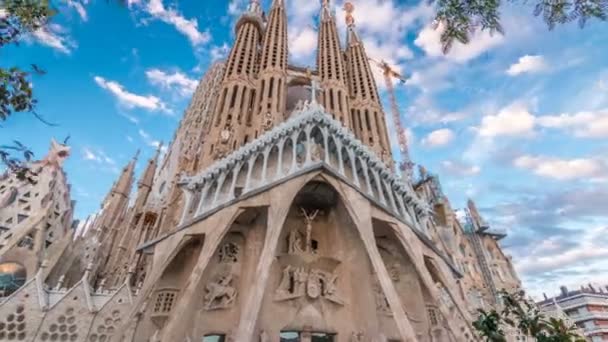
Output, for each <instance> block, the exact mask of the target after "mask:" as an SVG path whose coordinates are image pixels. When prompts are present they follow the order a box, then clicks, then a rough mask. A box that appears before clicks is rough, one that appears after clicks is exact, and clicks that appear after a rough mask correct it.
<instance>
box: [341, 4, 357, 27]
mask: <svg viewBox="0 0 608 342" xmlns="http://www.w3.org/2000/svg"><path fill="white" fill-rule="evenodd" d="M343 9H344V11H345V12H346V25H347V26H352V25H354V24H355V18H354V17H353V13H354V12H355V5H353V3H352V2H350V1H347V2H345V3H344V7H343Z"/></svg>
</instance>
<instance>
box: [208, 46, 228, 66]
mask: <svg viewBox="0 0 608 342" xmlns="http://www.w3.org/2000/svg"><path fill="white" fill-rule="evenodd" d="M229 53H230V46H229V45H228V44H226V43H224V44H223V45H215V46H212V47H211V51H210V54H211V61H212V62H215V61H217V60H219V59H224V58H226V57H227V56H228V54H229Z"/></svg>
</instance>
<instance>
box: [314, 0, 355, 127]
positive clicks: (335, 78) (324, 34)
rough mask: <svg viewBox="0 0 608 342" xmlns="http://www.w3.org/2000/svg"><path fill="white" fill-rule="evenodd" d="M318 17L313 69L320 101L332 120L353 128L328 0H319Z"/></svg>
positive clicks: (337, 40) (341, 58)
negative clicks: (318, 83) (319, 9)
mask: <svg viewBox="0 0 608 342" xmlns="http://www.w3.org/2000/svg"><path fill="white" fill-rule="evenodd" d="M319 20H320V23H319V39H318V51H317V70H318V72H319V77H320V79H321V88H322V93H323V96H322V99H321V104H322V105H323V107H324V108H325V110H326V111H327V112H328V113H330V114H331V115H332V117H333V118H334V119H335V120H338V121H340V123H342V125H344V126H346V127H349V128H351V129H353V126H352V122H351V120H350V118H349V115H348V113H349V110H348V106H349V103H348V88H347V86H346V70H345V68H344V58H343V54H342V49H341V47H340V38H339V36H338V30H337V28H336V20H335V18H334V16H333V14H332V11H331V8H330V4H329V0H323V4H322V6H321V14H320V16H319Z"/></svg>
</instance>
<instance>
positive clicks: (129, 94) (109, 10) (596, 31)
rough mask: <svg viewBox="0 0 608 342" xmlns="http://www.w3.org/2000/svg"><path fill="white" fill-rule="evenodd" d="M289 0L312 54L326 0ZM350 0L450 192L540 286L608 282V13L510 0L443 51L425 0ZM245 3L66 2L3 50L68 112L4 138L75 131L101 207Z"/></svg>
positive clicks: (84, 207)
mask: <svg viewBox="0 0 608 342" xmlns="http://www.w3.org/2000/svg"><path fill="white" fill-rule="evenodd" d="M268 2H269V1H262V3H263V5H264V7H265V8H268ZM286 2H287V3H288V7H289V9H288V12H289V22H290V26H289V36H290V37H289V38H290V62H291V63H292V64H296V65H304V66H305V65H311V66H312V65H314V56H315V55H314V54H315V49H316V33H315V28H316V18H317V13H318V8H319V4H318V2H316V1H310V0H286ZM336 2H337V3H336V8H340V5H341V3H340V1H336ZM354 3H355V7H356V10H355V18H356V22H357V26H358V28H359V31H360V33H361V37H362V38H363V39H364V41H365V44H366V48H367V51H368V54H369V55H370V56H371V57H373V58H375V59H378V60H380V59H383V60H386V61H388V62H389V63H391V64H392V65H394V66H395V68H396V69H397V70H399V71H401V72H402V73H403V74H405V75H406V76H407V77H408V81H407V82H406V84H405V85H398V86H397V95H398V99H399V103H400V107H401V111H402V119H403V121H404V122H405V123H406V125H407V126H408V131H409V138H410V145H411V146H410V148H411V150H412V151H411V153H412V159H413V160H414V161H415V162H416V163H420V164H423V165H424V166H425V167H426V168H427V169H429V170H430V171H431V172H434V173H438V174H439V175H440V178H441V181H442V184H443V188H444V191H445V192H446V193H447V195H448V197H449V198H450V201H451V204H452V206H453V207H455V208H460V207H463V206H464V204H465V201H466V198H467V197H473V198H474V199H475V200H476V201H477V204H478V207H479V208H480V211H481V213H482V215H484V216H485V217H486V218H487V220H488V221H489V222H490V223H491V224H492V225H493V226H494V227H495V228H499V229H505V230H506V231H507V232H508V233H509V237H508V238H507V239H505V240H504V245H505V246H506V247H507V251H508V253H510V254H512V255H513V258H514V261H515V264H516V267H517V269H518V270H519V272H520V274H521V276H522V278H523V280H524V284H525V286H526V287H527V288H528V289H530V290H531V292H532V293H534V294H537V295H538V294H539V293H541V292H547V293H555V292H556V291H557V290H558V286H559V285H560V284H566V285H570V286H577V285H581V284H583V283H588V282H605V279H607V276H608V262H606V261H605V260H606V259H607V258H608V247H606V246H608V234H607V232H608V211H607V210H606V204H605V203H606V201H608V187H607V185H608V157H606V156H607V155H608V153H607V152H608V139H607V138H608V62H607V61H608V49H606V48H605V47H606V46H608V30H607V28H608V26H607V24H606V23H600V22H594V21H591V22H589V23H588V24H587V27H585V28H584V29H583V30H581V29H579V28H578V27H577V26H576V25H575V24H572V25H566V26H562V27H558V28H556V29H555V30H553V31H549V30H548V29H547V28H546V26H545V25H544V23H543V22H542V21H541V20H540V19H538V18H534V17H533V16H532V14H531V13H532V5H531V4H519V3H509V4H507V5H505V6H503V8H502V10H501V12H502V15H503V25H504V27H505V31H506V35H504V36H501V35H489V34H487V33H476V34H475V35H474V36H473V39H472V41H471V43H470V44H469V45H466V46H464V45H461V44H456V45H455V46H454V47H453V49H452V50H451V52H450V53H449V54H447V55H443V54H442V53H441V49H440V45H439V40H438V37H439V33H440V32H439V31H438V30H434V29H432V28H431V27H430V23H431V21H432V16H433V8H432V7H431V6H429V5H428V4H427V2H426V1H422V2H420V3H418V2H414V1H407V2H406V1H398V0H384V1H382V0H356V1H354ZM245 5H246V1H245V0H231V1H219V0H210V1H179V2H174V1H172V2H170V1H168V0H138V1H135V0H131V1H130V3H129V5H128V6H120V5H117V4H115V3H113V2H112V1H110V2H107V1H102V0H88V1H87V0H69V1H63V2H61V3H60V4H58V5H57V6H58V8H59V10H60V14H59V15H58V16H56V17H55V18H54V19H53V22H52V25H51V26H50V27H49V28H47V29H46V30H45V31H39V32H36V33H35V34H34V35H33V36H31V37H27V38H26V39H24V41H23V42H22V43H21V44H20V45H19V46H18V47H16V46H15V47H8V48H4V49H2V51H0V56H1V57H0V65H2V66H9V65H20V66H23V67H28V66H29V65H30V63H35V64H37V65H39V66H41V67H42V68H44V69H45V70H47V71H48V73H47V74H46V75H44V76H37V77H35V79H34V89H35V93H36V96H37V98H38V100H39V105H38V112H39V113H40V114H41V115H42V116H44V117H45V118H46V119H47V120H49V121H51V122H54V123H57V124H58V126H56V127H47V126H45V125H44V124H42V123H40V122H38V121H37V120H35V119H34V118H32V116H30V115H27V114H16V115H14V117H12V118H11V119H9V120H8V121H7V122H5V123H4V124H3V127H2V128H0V132H2V134H1V135H0V143H6V142H8V141H10V140H12V139H18V140H20V141H22V142H24V143H26V144H27V145H29V146H31V147H32V149H33V150H34V152H35V153H36V155H37V156H39V157H40V156H42V155H44V153H45V152H46V150H47V148H48V145H49V140H50V139H51V137H55V138H57V139H58V140H63V139H64V138H65V137H66V136H68V135H70V136H71V138H70V145H71V146H72V156H71V157H70V159H69V160H68V162H67V164H66V166H65V169H66V171H67V173H68V177H69V180H70V182H71V184H72V185H73V187H72V189H73V191H72V197H73V199H75V200H76V201H77V202H78V204H77V209H76V216H77V217H78V218H84V217H86V216H87V215H88V214H90V213H93V212H95V211H97V210H98V208H99V203H100V201H101V199H102V197H103V196H104V194H105V193H106V192H107V190H108V189H109V187H110V185H111V184H112V182H113V181H114V179H115V178H116V177H117V173H118V172H119V170H120V169H121V168H122V166H123V165H124V164H126V163H127V162H128V160H129V159H130V158H131V157H132V156H133V154H135V151H136V150H137V149H141V150H142V157H141V158H140V162H139V164H138V169H137V171H138V174H139V173H141V171H142V170H141V168H142V166H143V164H144V163H143V160H145V159H147V158H148V157H149V156H151V155H152V154H153V153H154V150H155V148H156V146H157V145H158V143H159V142H160V141H165V142H168V141H170V140H171V138H172V136H173V132H174V131H175V129H176V127H177V124H178V122H179V119H180V117H181V115H182V113H183V110H184V108H185V107H186V106H187V104H188V101H189V97H190V96H191V93H192V91H193V90H194V88H195V86H196V82H197V80H198V79H199V78H200V77H201V76H202V74H203V72H204V71H205V70H206V69H207V67H208V66H209V64H210V63H211V62H212V61H214V60H216V59H219V58H223V57H224V56H225V55H226V52H227V49H228V46H229V45H230V44H231V42H232V40H233V38H234V34H233V28H232V26H233V24H234V22H235V20H236V18H237V17H238V13H240V11H242V9H243V8H244V6H245ZM336 12H337V15H338V19H339V26H340V30H341V32H344V23H343V19H342V12H341V11H340V10H337V11H336ZM439 30H441V27H439ZM377 72H378V75H377V76H378V77H380V72H379V71H377ZM378 81H380V88H381V91H384V86H383V85H382V82H381V81H382V80H381V78H378ZM385 108H388V106H386V105H385ZM388 121H389V122H390V120H388ZM391 130H392V131H394V129H393V127H391ZM393 135H394V134H393ZM394 140H395V139H394V136H393V141H394ZM395 153H397V150H396V149H395Z"/></svg>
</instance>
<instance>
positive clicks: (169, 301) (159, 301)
mask: <svg viewBox="0 0 608 342" xmlns="http://www.w3.org/2000/svg"><path fill="white" fill-rule="evenodd" d="M176 297H177V290H172V289H168V290H161V291H158V294H157V295H156V302H155V303H154V313H155V314H168V313H169V312H170V311H171V309H173V304H174V302H175V298H176Z"/></svg>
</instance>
